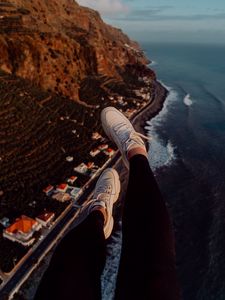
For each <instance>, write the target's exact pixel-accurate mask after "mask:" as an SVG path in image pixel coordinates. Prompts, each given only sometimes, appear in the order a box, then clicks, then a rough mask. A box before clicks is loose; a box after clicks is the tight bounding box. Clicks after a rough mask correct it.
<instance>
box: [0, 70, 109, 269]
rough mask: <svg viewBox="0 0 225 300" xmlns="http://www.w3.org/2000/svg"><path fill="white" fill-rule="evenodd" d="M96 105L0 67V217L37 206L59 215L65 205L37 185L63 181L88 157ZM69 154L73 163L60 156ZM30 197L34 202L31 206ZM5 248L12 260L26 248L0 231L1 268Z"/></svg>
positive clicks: (30, 211)
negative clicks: (56, 92) (87, 104)
mask: <svg viewBox="0 0 225 300" xmlns="http://www.w3.org/2000/svg"><path fill="white" fill-rule="evenodd" d="M105 104H106V103H104V105H105ZM99 111H100V109H98V110H97V109H95V110H92V109H90V108H87V107H84V106H82V105H79V104H77V103H75V102H72V101H70V100H69V99H66V98H63V97H59V96H57V95H52V94H49V93H47V92H43V91H40V90H39V89H38V88H37V87H34V86H32V84H30V83H29V82H27V81H24V80H21V79H19V78H16V77H13V76H8V75H6V74H4V73H0V192H1V193H0V194H1V196H0V218H2V217H8V218H9V219H10V221H13V220H14V219H15V218H16V217H18V216H20V215H21V214H26V215H28V216H30V217H35V216H37V215H38V214H39V213H41V212H43V209H48V210H53V211H55V212H56V214H57V215H59V214H60V213H61V212H62V211H63V210H64V209H65V204H61V203H59V202H57V201H55V200H52V199H51V198H48V197H46V196H45V195H44V193H43V192H42V190H43V188H44V187H46V186H47V185H48V184H53V185H55V184H58V183H60V182H64V181H65V179H66V178H68V177H69V176H71V175H73V174H74V171H73V168H74V166H76V165H77V164H79V163H80V162H82V161H84V162H88V161H89V160H91V157H90V155H89V151H90V149H91V148H92V147H94V146H95V143H96V142H92V141H91V134H92V132H93V131H94V130H99V122H98V120H99V116H98V115H99ZM74 130H76V134H74V133H73V132H72V131H74ZM69 155H71V156H73V157H74V161H73V163H68V162H67V161H66V157H67V156H69ZM105 159H106V158H105ZM86 180H87V179H86ZM83 183H84V179H83V180H82V179H81V180H80V184H83ZM33 201H35V202H36V204H35V205H34V206H31V203H32V202H33ZM8 249H11V250H10V251H9V252H8V255H11V256H12V257H15V258H16V260H18V259H19V257H20V256H23V255H24V252H26V251H25V250H24V249H23V247H21V246H19V245H16V243H12V242H10V241H7V240H5V239H3V238H2V234H1V235H0V266H1V268H3V270H9V269H10V267H12V261H11V264H10V266H9V265H8V260H7V259H6V255H5V254H6V253H7V250H8ZM6 261H7V263H6Z"/></svg>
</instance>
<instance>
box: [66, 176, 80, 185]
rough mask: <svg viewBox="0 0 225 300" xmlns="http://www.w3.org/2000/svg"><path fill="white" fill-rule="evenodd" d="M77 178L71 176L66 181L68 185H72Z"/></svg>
mask: <svg viewBox="0 0 225 300" xmlns="http://www.w3.org/2000/svg"><path fill="white" fill-rule="evenodd" d="M77 178H78V177H77V176H71V177H70V178H69V179H67V182H68V183H71V184H74V182H75V181H76V180H77Z"/></svg>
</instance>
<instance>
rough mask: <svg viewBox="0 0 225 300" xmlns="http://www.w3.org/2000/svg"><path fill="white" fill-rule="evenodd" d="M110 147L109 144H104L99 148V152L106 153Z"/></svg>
mask: <svg viewBox="0 0 225 300" xmlns="http://www.w3.org/2000/svg"><path fill="white" fill-rule="evenodd" d="M108 147H109V145H107V144H102V145H100V146H98V150H100V151H104V150H106V149H107V148H108Z"/></svg>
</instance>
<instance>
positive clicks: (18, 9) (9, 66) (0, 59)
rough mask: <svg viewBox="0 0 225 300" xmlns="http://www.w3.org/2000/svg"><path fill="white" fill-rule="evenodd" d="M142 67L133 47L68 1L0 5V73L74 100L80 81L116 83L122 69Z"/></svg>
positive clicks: (11, 0)
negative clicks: (101, 78)
mask: <svg viewBox="0 0 225 300" xmlns="http://www.w3.org/2000/svg"><path fill="white" fill-rule="evenodd" d="M0 1H1V0H0ZM146 63H147V59H146V58H145V57H144V55H143V53H142V52H141V50H140V49H139V46H138V45H137V44H136V43H134V42H132V41H130V39H129V38H128V37H127V36H126V35H124V34H123V33H122V32H121V31H120V30H119V29H115V28H113V27H111V26H109V25H106V24H105V23H104V22H103V21H102V19H101V17H100V15H99V14H98V13H97V12H96V11H93V10H91V9H88V8H85V7H81V6H79V5H78V4H77V3H76V2H74V1H73V0H58V1H57V0H29V1H27V0H7V2H6V1H4V2H3V1H1V2H0V69H1V70H3V71H5V72H7V73H9V74H13V75H17V76H20V77H22V78H25V79H29V80H31V81H32V82H34V83H35V84H37V85H38V86H40V87H41V88H43V89H45V90H49V91H51V92H56V93H59V94H63V95H64V96H67V97H69V98H71V99H73V100H78V101H79V100H80V99H79V97H80V96H79V87H80V85H81V83H82V81H83V80H85V78H87V77H90V76H99V75H103V76H107V77H111V78H114V79H115V80H118V81H120V82H121V81H123V78H122V77H121V76H122V75H121V74H122V73H123V72H124V71H125V70H127V66H130V65H138V66H140V65H141V66H145V65H146ZM143 68H144V67H143ZM81 100H82V99H81Z"/></svg>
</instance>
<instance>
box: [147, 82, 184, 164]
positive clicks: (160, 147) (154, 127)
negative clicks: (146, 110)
mask: <svg viewBox="0 0 225 300" xmlns="http://www.w3.org/2000/svg"><path fill="white" fill-rule="evenodd" d="M161 84H162V85H163V86H164V87H165V88H166V89H167V90H168V91H169V93H168V96H167V99H166V100H165V102H164V106H163V109H162V110H161V111H160V112H159V114H158V115H156V117H154V118H153V119H152V120H150V121H147V126H146V129H147V131H148V134H149V136H151V137H152V140H151V141H150V145H149V160H150V164H151V167H152V168H153V170H155V169H158V168H160V167H162V166H168V165H170V164H171V163H172V162H173V161H174V160H175V159H176V155H175V146H174V145H173V144H172V142H171V141H166V142H165V141H163V140H162V139H161V138H160V136H159V132H158V129H159V128H160V125H161V124H162V122H163V121H164V120H165V117H166V115H167V113H168V111H169V107H170V106H171V105H172V104H173V103H174V102H176V101H177V100H178V93H177V91H176V90H174V89H173V88H171V87H169V86H166V85H165V84H163V83H162V82H161Z"/></svg>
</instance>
